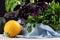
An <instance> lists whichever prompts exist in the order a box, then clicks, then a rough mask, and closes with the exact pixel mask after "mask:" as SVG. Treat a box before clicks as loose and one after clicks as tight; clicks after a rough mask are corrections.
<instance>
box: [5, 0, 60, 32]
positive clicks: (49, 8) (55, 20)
mask: <svg viewBox="0 0 60 40" xmlns="http://www.w3.org/2000/svg"><path fill="white" fill-rule="evenodd" d="M11 13H12V12H11ZM11 13H8V16H5V17H4V18H7V19H10V18H11V19H14V20H15V19H17V20H18V18H20V19H22V20H24V25H26V24H27V23H30V24H32V25H33V26H34V27H35V25H36V24H38V23H43V24H46V25H49V26H50V27H51V28H53V29H54V30H55V31H57V30H60V4H59V2H57V3H55V1H54V0H53V1H52V2H51V3H47V2H36V3H35V2H34V0H33V1H30V3H28V4H26V3H25V2H22V3H21V4H20V8H19V12H18V14H17V15H16V13H15V14H14V15H15V16H13V15H12V16H10V17H9V15H10V14H11ZM13 17H14V18H13ZM31 27H32V26H30V27H28V28H27V29H28V30H31Z"/></svg>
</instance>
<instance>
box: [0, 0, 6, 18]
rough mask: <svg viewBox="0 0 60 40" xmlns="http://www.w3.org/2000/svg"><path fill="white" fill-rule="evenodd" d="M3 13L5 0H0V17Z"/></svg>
mask: <svg viewBox="0 0 60 40" xmlns="http://www.w3.org/2000/svg"><path fill="white" fill-rule="evenodd" d="M4 14H5V0H0V17H2V16H3V15H4Z"/></svg>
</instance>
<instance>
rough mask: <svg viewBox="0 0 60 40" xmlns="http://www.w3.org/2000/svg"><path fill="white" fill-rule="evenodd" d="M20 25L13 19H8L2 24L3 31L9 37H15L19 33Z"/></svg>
mask: <svg viewBox="0 0 60 40" xmlns="http://www.w3.org/2000/svg"><path fill="white" fill-rule="evenodd" d="M21 30H22V26H21V25H20V24H19V23H18V22H17V21H15V20H10V21H8V22H7V23H6V24H5V26H4V33H5V34H6V35H8V36H9V37H15V36H16V35H18V34H19V33H21Z"/></svg>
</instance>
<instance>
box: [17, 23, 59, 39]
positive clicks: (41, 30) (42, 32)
mask: <svg viewBox="0 0 60 40" xmlns="http://www.w3.org/2000/svg"><path fill="white" fill-rule="evenodd" d="M26 32H27V30H26V29H25V34H26V35H19V36H17V37H26V38H51V37H60V31H54V30H53V29H52V28H51V27H50V26H48V25H44V24H42V23H40V24H36V26H35V28H33V29H32V31H31V32H30V33H26Z"/></svg>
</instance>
